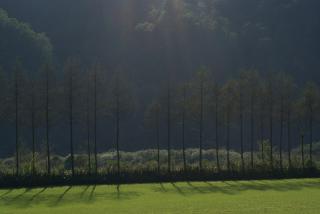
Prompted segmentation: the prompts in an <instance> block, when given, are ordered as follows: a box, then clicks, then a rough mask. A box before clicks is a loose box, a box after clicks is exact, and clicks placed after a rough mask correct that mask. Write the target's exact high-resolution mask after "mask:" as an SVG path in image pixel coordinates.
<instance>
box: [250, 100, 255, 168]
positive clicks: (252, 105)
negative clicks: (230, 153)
mask: <svg viewBox="0 0 320 214" xmlns="http://www.w3.org/2000/svg"><path fill="white" fill-rule="evenodd" d="M253 111H254V97H253V95H251V104H250V126H251V127H250V151H251V169H253V167H254V163H253V147H254V145H253V144H254V112H253Z"/></svg>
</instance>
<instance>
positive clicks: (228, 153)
mask: <svg viewBox="0 0 320 214" xmlns="http://www.w3.org/2000/svg"><path fill="white" fill-rule="evenodd" d="M227 168H228V171H229V172H230V107H228V109H227Z"/></svg>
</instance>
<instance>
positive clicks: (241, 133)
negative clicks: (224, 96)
mask: <svg viewBox="0 0 320 214" xmlns="http://www.w3.org/2000/svg"><path fill="white" fill-rule="evenodd" d="M242 102H243V98H242V91H241V89H240V154H241V170H242V172H244V170H245V167H244V158H243V103H242Z"/></svg>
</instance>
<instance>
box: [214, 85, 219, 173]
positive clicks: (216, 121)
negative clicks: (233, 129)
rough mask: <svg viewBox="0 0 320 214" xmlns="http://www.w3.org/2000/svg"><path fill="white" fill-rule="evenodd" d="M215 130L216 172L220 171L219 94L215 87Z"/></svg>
mask: <svg viewBox="0 0 320 214" xmlns="http://www.w3.org/2000/svg"><path fill="white" fill-rule="evenodd" d="M215 129H216V130H215V132H216V161H217V168H218V172H220V160H219V149H220V145H219V95H218V89H216V94H215Z"/></svg>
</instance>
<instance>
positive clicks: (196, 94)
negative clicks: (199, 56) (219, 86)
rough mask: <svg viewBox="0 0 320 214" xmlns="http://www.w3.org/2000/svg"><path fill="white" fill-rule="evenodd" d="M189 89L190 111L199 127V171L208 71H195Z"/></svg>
mask: <svg viewBox="0 0 320 214" xmlns="http://www.w3.org/2000/svg"><path fill="white" fill-rule="evenodd" d="M191 87H192V88H193V95H192V98H191V101H190V102H191V103H192V104H193V107H192V108H191V110H190V111H191V112H192V113H193V115H194V116H195V119H196V120H197V124H198V127H199V128H198V130H199V169H200V170H202V169H203V164H202V159H203V158H202V153H203V135H204V122H205V121H204V120H205V117H204V113H205V112H204V111H205V107H206V106H205V102H206V98H207V94H208V88H209V84H208V71H207V69H206V68H201V69H199V70H198V71H197V73H196V76H195V78H194V80H193V81H192V82H191Z"/></svg>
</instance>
